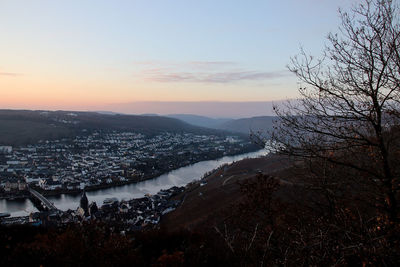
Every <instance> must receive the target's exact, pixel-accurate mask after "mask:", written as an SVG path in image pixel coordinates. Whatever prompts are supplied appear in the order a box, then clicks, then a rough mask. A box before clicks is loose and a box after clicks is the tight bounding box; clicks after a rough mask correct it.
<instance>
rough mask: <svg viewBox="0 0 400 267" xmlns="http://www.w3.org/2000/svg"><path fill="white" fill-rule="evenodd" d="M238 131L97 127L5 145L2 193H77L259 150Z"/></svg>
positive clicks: (0, 164) (0, 153)
mask: <svg viewBox="0 0 400 267" xmlns="http://www.w3.org/2000/svg"><path fill="white" fill-rule="evenodd" d="M255 148H256V147H255V146H254V145H253V144H252V143H251V142H250V141H249V140H248V139H245V138H242V137H241V136H235V135H198V134H193V133H171V132H163V133H160V134H157V135H153V136H146V135H144V134H142V133H137V132H125V131H124V132H118V131H101V130H95V131H92V132H85V130H83V132H82V134H81V135H78V136H76V137H74V138H70V139H68V138H64V139H61V140H46V141H40V142H39V143H37V144H33V145H27V146H24V147H17V148H13V147H11V146H1V147H0V197H1V198H7V199H13V198H26V197H29V192H28V190H27V188H28V187H30V188H34V189H35V190H38V191H39V192H40V193H42V194H43V195H51V194H53V195H54V194H61V193H77V192H80V191H81V190H83V189H85V190H95V189H98V188H105V187H111V186H116V185H122V184H127V183H132V182H138V181H143V180H146V179H150V178H154V177H156V176H158V175H161V174H163V173H166V172H168V171H171V170H173V169H177V168H179V167H182V166H186V165H189V164H192V163H195V162H199V161H202V160H209V159H216V158H218V157H222V156H225V155H234V154H239V153H244V152H249V151H251V150H255Z"/></svg>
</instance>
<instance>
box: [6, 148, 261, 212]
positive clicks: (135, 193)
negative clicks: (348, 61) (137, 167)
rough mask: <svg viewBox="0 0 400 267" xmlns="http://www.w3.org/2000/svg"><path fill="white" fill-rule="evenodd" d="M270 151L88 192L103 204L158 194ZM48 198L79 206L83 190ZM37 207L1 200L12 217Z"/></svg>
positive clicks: (64, 206) (68, 206)
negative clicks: (225, 166) (229, 164)
mask: <svg viewBox="0 0 400 267" xmlns="http://www.w3.org/2000/svg"><path fill="white" fill-rule="evenodd" d="M266 153H267V150H265V149H261V150H259V151H256V152H250V153H245V154H240V155H235V156H225V157H222V158H219V159H216V160H207V161H201V162H198V163H195V164H192V165H188V166H185V167H182V168H179V169H176V170H173V171H170V172H168V173H166V174H163V175H160V176H158V177H156V178H153V179H150V180H147V181H143V182H139V183H132V184H128V185H123V186H115V187H111V188H106V189H99V190H95V191H89V192H86V195H87V197H88V199H89V203H90V202H92V201H95V202H96V203H97V205H98V206H101V205H102V204H103V200H104V199H106V198H110V197H116V198H118V199H119V200H122V199H132V198H140V197H143V196H144V195H145V194H147V193H149V194H155V193H157V192H158V191H160V190H161V189H168V188H170V187H173V186H184V185H186V184H188V183H190V182H191V181H193V180H198V179H200V178H202V177H203V175H204V174H205V173H206V172H209V171H211V170H213V169H215V168H217V167H219V166H221V165H223V164H225V163H232V162H234V161H239V160H242V159H244V158H256V157H259V156H262V155H266ZM47 199H49V200H50V201H51V202H53V203H54V205H55V206H56V207H57V208H59V209H60V210H68V209H76V208H77V207H78V206H79V201H80V194H61V195H58V196H49V197H47ZM35 211H37V209H36V208H35V207H34V205H33V204H32V202H31V201H30V200H29V199H19V200H5V199H2V200H0V212H8V213H10V214H11V216H12V217H14V216H26V215H29V213H31V212H35Z"/></svg>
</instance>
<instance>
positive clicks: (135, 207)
mask: <svg viewBox="0 0 400 267" xmlns="http://www.w3.org/2000/svg"><path fill="white" fill-rule="evenodd" d="M184 189H185V188H184V187H172V188H170V189H167V190H161V191H160V192H158V193H157V194H155V195H146V196H144V197H142V198H137V199H131V200H126V201H125V200H122V201H118V199H116V198H109V199H106V200H104V203H103V205H102V206H100V207H98V206H97V204H96V202H92V203H90V204H89V201H88V198H87V196H86V193H85V191H83V193H82V197H81V201H80V206H79V207H78V208H77V209H76V210H67V211H60V210H47V211H46V210H44V211H40V212H35V213H31V214H30V215H29V216H25V217H14V218H5V219H0V222H1V223H2V224H31V225H37V226H39V225H43V226H62V225H66V224H72V223H73V224H76V223H82V222H85V221H100V222H105V223H109V224H111V225H115V226H119V228H120V229H124V231H135V230H140V229H142V228H144V227H147V226H153V225H157V224H158V223H159V222H160V219H161V216H162V215H165V214H166V213H168V212H171V211H173V210H174V209H175V208H176V207H177V206H178V205H179V204H180V200H174V199H173V196H176V195H177V194H179V193H181V192H183V191H184Z"/></svg>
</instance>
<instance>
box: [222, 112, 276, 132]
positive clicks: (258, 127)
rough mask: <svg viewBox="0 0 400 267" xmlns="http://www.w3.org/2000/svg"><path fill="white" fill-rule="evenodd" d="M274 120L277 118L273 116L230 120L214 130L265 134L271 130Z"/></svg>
mask: <svg viewBox="0 0 400 267" xmlns="http://www.w3.org/2000/svg"><path fill="white" fill-rule="evenodd" d="M276 119H277V117H274V116H262V117H252V118H244V119H237V120H230V121H227V122H225V123H222V124H220V125H218V126H217V127H216V128H217V129H222V130H226V131H231V132H237V133H243V134H249V133H250V132H261V133H263V134H266V133H267V132H268V131H271V130H272V128H273V122H274V120H276Z"/></svg>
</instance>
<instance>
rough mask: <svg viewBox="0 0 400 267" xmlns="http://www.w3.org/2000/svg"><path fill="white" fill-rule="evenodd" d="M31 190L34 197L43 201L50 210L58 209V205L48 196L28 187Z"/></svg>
mask: <svg viewBox="0 0 400 267" xmlns="http://www.w3.org/2000/svg"><path fill="white" fill-rule="evenodd" d="M28 190H29V192H30V193H31V194H32V196H33V197H35V198H37V199H38V200H39V201H40V202H42V203H43V205H45V206H46V207H47V208H48V209H49V210H53V211H55V210H58V209H57V207H56V206H54V204H53V203H52V202H50V201H49V200H48V199H47V198H45V197H44V196H43V195H42V194H40V193H39V192H38V191H36V190H35V189H32V188H30V187H29V188H28Z"/></svg>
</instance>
